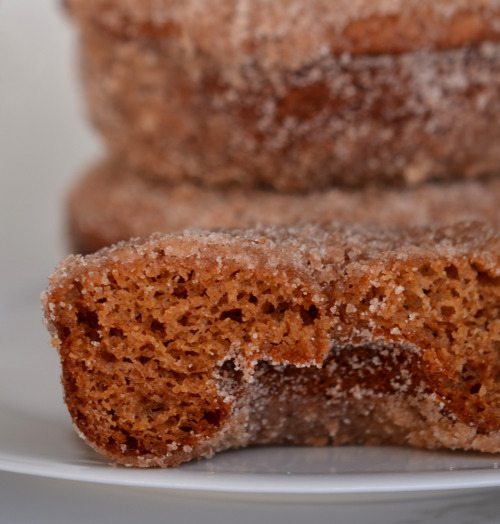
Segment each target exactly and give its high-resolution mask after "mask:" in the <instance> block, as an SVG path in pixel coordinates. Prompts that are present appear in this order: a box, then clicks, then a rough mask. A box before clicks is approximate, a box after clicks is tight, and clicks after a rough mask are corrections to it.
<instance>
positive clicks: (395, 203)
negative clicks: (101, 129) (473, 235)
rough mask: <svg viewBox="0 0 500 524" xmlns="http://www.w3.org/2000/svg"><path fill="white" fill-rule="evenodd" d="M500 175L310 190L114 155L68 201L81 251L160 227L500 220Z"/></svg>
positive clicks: (73, 233)
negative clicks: (240, 184) (242, 183)
mask: <svg viewBox="0 0 500 524" xmlns="http://www.w3.org/2000/svg"><path fill="white" fill-rule="evenodd" d="M498 202H500V179H498V178H497V177H492V178H490V179H487V180H470V181H455V182H454V183H441V184H438V183H436V184H424V185H421V186H419V187H416V188H412V189H404V188H401V189H395V188H384V189H375V188H371V189H365V190H358V191H350V190H342V189H329V190H327V191H313V192H309V193H307V194H294V193H278V192H272V191H263V190H258V189H253V190H250V189H247V190H244V189H241V188H202V187H199V186H197V185H194V184H188V183H184V184H180V185H171V184H167V183H163V182H157V181H153V180H150V179H148V178H147V177H144V176H141V173H135V172H134V171H132V170H130V169H128V168H126V167H124V166H123V165H122V164H120V163H118V162H116V161H113V160H107V161H103V162H100V163H99V164H97V165H95V166H93V167H92V168H90V169H89V170H88V171H87V172H86V173H85V175H84V176H82V178H81V179H80V180H79V181H78V182H77V184H76V185H75V186H74V187H73V188H72V190H71V194H70V195H69V198H68V202H67V217H68V222H69V238H70V242H71V246H72V248H73V249H74V251H75V252H78V253H90V252H93V251H96V250H97V249H100V248H101V247H104V246H107V245H111V244H114V243H116V242H118V241H121V240H128V239H129V238H132V237H145V236H147V235H149V234H151V233H154V232H162V233H173V232H179V231H183V230H184V229H192V230H193V229H207V230H208V229H227V228H248V227H256V226H259V225H295V224H303V223H306V222H312V223H316V224H320V225H321V224H328V223H330V222H332V221H333V220H337V221H341V222H346V223H361V224H378V225H387V226H405V225H407V226H408V225H429V224H433V223H436V224H442V225H444V224H451V223H453V222H457V221H463V220H478V221H484V222H488V223H490V224H492V225H498V224H500V207H499V205H498Z"/></svg>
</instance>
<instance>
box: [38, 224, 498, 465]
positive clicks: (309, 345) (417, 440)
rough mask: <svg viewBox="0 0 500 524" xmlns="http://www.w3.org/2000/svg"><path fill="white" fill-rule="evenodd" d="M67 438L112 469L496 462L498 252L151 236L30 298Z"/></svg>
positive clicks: (451, 243) (436, 240)
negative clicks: (36, 306) (341, 453)
mask: <svg viewBox="0 0 500 524" xmlns="http://www.w3.org/2000/svg"><path fill="white" fill-rule="evenodd" d="M42 301H43V305H44V311H45V319H46V323H47V326H48V329H49V330H50V333H51V335H52V340H53V344H54V345H55V347H57V349H58V351H59V355H60V358H61V363H62V383H63V386H64V391H65V400H66V404H67V406H68V409H69V412H70V413H71V416H72V420H73V422H74V425H75V427H76V430H77V431H78V433H79V434H80V435H81V436H82V437H83V438H84V439H85V440H86V441H87V442H88V444H89V445H90V446H92V447H93V448H94V449H95V450H97V451H98V452H99V453H102V454H104V455H105V456H106V457H108V458H109V459H111V460H113V461H116V462H118V463H120V464H124V465H126V466H139V467H154V466H159V467H169V466H177V465H179V464H181V463H183V462H185V461H189V460H191V459H193V458H197V457H209V456H211V455H213V454H214V453H215V452H218V451H222V450H226V449H229V448H240V447H244V446H248V445H265V444H273V445H281V444H300V445H341V444H356V445H362V444H367V445H368V444H369V445H378V444H397V445H410V446H416V447H423V448H430V449H434V448H446V449H466V450H479V451H482V452H499V451H500V411H499V409H500V408H499V402H498V398H497V396H499V395H500V386H499V383H498V377H499V364H498V350H499V348H500V317H499V304H500V236H499V235H498V233H497V232H495V230H494V229H492V228H491V227H490V226H486V225H481V224H479V223H474V222H467V223H461V224H456V225H453V226H445V227H420V228H379V227H374V226H359V225H358V226H345V225H338V224H331V225H330V226H328V227H319V226H311V225H309V226H300V227H299V226H296V227H288V228H285V227H268V228H261V229H256V230H236V231H234V230H233V231H226V232H217V233H182V234H177V235H164V236H162V235H153V236H152V237H150V238H149V239H147V240H145V241H142V242H139V241H131V242H125V243H121V244H118V245H116V246H113V247H111V248H105V249H103V250H102V251H100V252H97V253H95V254H92V255H88V256H87V257H82V256H80V255H71V256H69V257H67V258H66V259H65V260H63V261H62V262H61V264H60V265H59V267H58V268H57V269H56V271H55V272H54V274H53V275H52V276H51V277H50V282H49V287H48V288H47V290H46V291H45V293H44V295H43V296H42Z"/></svg>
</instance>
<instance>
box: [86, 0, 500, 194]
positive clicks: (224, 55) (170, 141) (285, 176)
mask: <svg viewBox="0 0 500 524" xmlns="http://www.w3.org/2000/svg"><path fill="white" fill-rule="evenodd" d="M264 3H265V4H266V5H267V6H268V9H270V10H274V7H273V5H274V4H273V3H271V2H264ZM329 3H330V4H331V2H329ZM389 3H391V4H393V2H389ZM188 4H190V6H191V7H190V9H189V11H190V12H191V11H193V12H194V11H195V6H200V7H199V9H200V10H203V11H204V10H206V9H207V7H206V6H208V5H223V4H225V3H224V2H219V3H217V2H215V4H214V3H213V2H209V3H205V2H194V3H189V2H188ZM228 4H231V5H235V4H234V2H228ZM257 4H259V2H249V4H248V5H249V6H254V7H255V6H256V5H257ZM293 4H294V5H298V4H304V6H307V9H305V7H304V9H303V11H304V12H305V13H306V14H305V15H304V18H302V11H301V10H299V11H297V12H298V13H299V15H297V16H299V18H300V20H301V22H300V23H299V24H298V26H299V28H300V27H301V24H302V23H306V21H307V20H308V18H309V16H313V14H312V13H314V16H316V17H317V18H321V19H322V14H321V15H320V14H319V11H314V10H313V11H312V12H311V13H310V10H309V7H308V6H309V3H306V2H293ZM354 4H356V2H354ZM371 4H377V2H371ZM397 4H398V5H399V2H397ZM437 4H439V5H441V7H442V8H443V9H444V7H443V6H444V5H445V4H446V5H451V4H452V3H440V2H438V3H437ZM120 5H121V4H120ZM239 5H240V8H241V10H242V11H244V10H243V4H241V3H240V4H239ZM462 5H463V4H462ZM473 5H476V4H473ZM495 5H497V2H495ZM254 7H252V8H251V9H252V10H253V8H254ZM490 8H491V9H492V10H493V7H492V6H490ZM178 9H180V10H181V11H183V9H184V8H183V7H179V8H178ZM186 9H187V8H186ZM429 9H431V8H429ZM471 9H472V11H474V8H471ZM173 11H175V9H173ZM215 11H217V9H215ZM431 11H432V9H431ZM326 12H327V15H326V16H325V18H326V19H328V13H330V14H332V13H333V11H332V8H331V7H330V9H327V11H326ZM425 12H426V11H425ZM481 12H482V11H481ZM335 13H336V11H335ZM488 13H489V11H488ZM499 13H500V11H499ZM228 16H229V15H228ZM231 16H232V15H231ZM234 16H235V17H236V14H235V15H234ZM276 16H277V15H276ZM332 16H333V14H332ZM229 18H230V19H232V18H231V17H229ZM195 19H196V20H197V21H199V23H202V24H207V27H206V28H205V33H208V35H209V36H210V38H211V40H210V38H209V36H208V35H207V40H208V41H210V43H211V44H213V45H212V46H211V45H209V44H208V43H207V44H206V46H203V45H202V43H200V41H199V39H200V38H202V36H201V35H203V34H204V32H203V31H202V30H201V29H200V31H199V33H196V32H195V30H194V29H192V28H191V27H190V26H186V27H184V26H182V29H179V33H178V34H177V33H176V34H174V35H172V36H171V37H170V38H167V39H166V40H163V39H161V38H160V39H153V40H148V39H144V38H140V37H137V38H117V37H116V36H113V35H112V34H110V33H109V32H108V31H105V30H103V29H102V28H101V27H100V26H99V25H96V24H83V25H82V31H81V56H82V60H81V64H82V79H83V82H84V86H85V93H86V96H87V101H88V109H89V113H90V116H91V118H92V121H93V122H94V124H95V125H96V126H97V128H98V129H99V131H100V132H101V133H102V135H103V137H104V138H105V140H106V143H107V145H108V147H109V148H110V150H111V151H112V152H113V154H114V155H115V156H116V157H117V158H123V159H124V160H125V161H126V162H127V163H128V164H129V165H131V166H132V167H134V168H135V169H137V170H140V171H143V172H145V173H147V174H149V175H150V176H155V177H158V178H162V179H167V180H170V181H171V182H182V181H185V180H186V179H189V180H192V181H195V182H196V183H199V184H204V185H210V186H213V185H225V184H227V183H235V184H240V185H246V186H259V185H260V186H266V187H272V188H276V189H280V190H285V191H301V190H305V189H312V188H318V187H328V186H332V185H339V184H340V185H347V186H359V185H366V184H383V183H390V184H396V185H418V184H419V183H421V182H423V181H426V180H429V179H451V178H472V177H477V176H482V175H490V174H496V173H497V172H498V166H499V165H500V152H499V148H498V147H497V143H496V140H495V138H496V137H497V136H499V134H500V119H499V118H498V117H497V115H499V114H500V95H499V92H500V89H499V86H500V49H499V46H500V44H499V43H497V42H496V41H495V40H494V39H493V40H488V39H485V40H484V41H483V40H479V41H478V42H475V43H474V45H461V46H458V47H457V46H451V47H446V46H438V48H437V49H435V48H433V47H432V45H430V46H418V47H417V48H416V49H414V50H412V51H408V52H404V53H390V52H385V53H382V54H380V53H368V52H366V53H363V54H353V53H350V52H344V53H341V54H338V53H335V52H334V51H333V50H332V49H331V48H330V47H329V45H328V44H324V45H322V46H319V47H318V49H316V47H314V51H313V50H310V51H307V52H306V53H305V55H302V52H303V51H304V49H306V48H307V45H306V44H307V39H305V40H304V41H302V40H300V45H298V44H297V45H295V43H294V42H290V41H289V39H290V38H291V39H292V40H293V39H294V38H296V37H297V38H299V35H301V34H302V33H303V32H306V29H305V27H304V28H303V31H301V30H300V29H297V27H295V26H294V25H293V24H291V22H290V26H288V25H286V26H285V27H286V28H287V29H288V30H289V31H290V32H289V33H288V32H286V30H285V29H283V31H284V32H285V33H284V36H283V37H282V38H281V37H280V38H278V39H277V40H276V39H273V38H268V37H267V36H265V37H264V36H263V37H262V39H263V41H264V42H265V43H266V44H265V45H264V44H263V47H262V49H261V47H260V46H259V45H256V46H254V45H253V44H252V45H249V46H248V50H247V51H246V53H247V54H245V53H244V52H243V51H241V50H240V48H239V47H238V46H237V47H236V48H235V49H237V51H234V50H233V51H234V52H232V51H231V50H230V49H233V44H232V41H233V40H232V37H231V35H228V34H226V31H225V30H220V28H219V27H218V26H216V25H211V24H210V19H211V16H207V17H203V16H201V14H200V13H198V14H197V16H196V17H195ZM271 19H272V17H271ZM263 20H268V19H267V18H265V19H263ZM405 20H406V18H405ZM408 20H412V22H411V23H413V22H414V21H413V19H412V18H411V17H410V18H409V19H408ZM488 20H489V21H488V24H489V23H490V22H491V23H492V24H493V23H496V24H497V25H499V20H498V15H492V17H491V19H488ZM183 21H184V19H183ZM186 23H187V22H186ZM193 23H194V22H193ZM235 23H236V22H235ZM262 23H264V21H263V22H262ZM266 23H267V22H266ZM307 23H312V22H311V21H310V20H309V22H307ZM415 23H416V22H415ZM223 27H224V28H225V27H226V25H224V26H223ZM227 27H228V31H229V30H230V27H231V24H230V23H229V24H228V25H227ZM251 27H252V28H253V29H254V30H256V28H255V25H253V24H252V25H251ZM270 27H273V29H274V30H275V31H277V32H279V31H281V29H280V25H279V24H275V25H273V26H270ZM292 27H293V29H294V31H292V30H291V28H292ZM307 27H308V28H311V27H315V29H314V30H310V29H308V30H307V33H308V34H310V35H320V36H319V38H321V37H322V38H326V37H325V34H328V35H329V34H330V33H322V32H321V31H319V30H317V29H316V26H315V25H308V26H307ZM422 27H426V26H425V25H423V26H422ZM419 28H420V26H419ZM296 29H297V31H295V30H296ZM419 31H420V29H419ZM215 33H218V35H217V37H215ZM423 33H425V31H423ZM389 34H391V32H390V31H389ZM417 34H421V33H420V32H417ZM377 35H378V33H377ZM219 41H220V42H221V46H222V48H221V49H219V48H218V47H217V45H216V44H217V43H218V42H219ZM224 42H225V43H226V44H227V46H228V47H229V48H230V49H226V47H224V46H223V45H222V44H223V43H224ZM259 42H260V40H259ZM281 44H282V45H281ZM429 47H430V48H429ZM245 49H246V47H245ZM240 51H241V53H242V54H241V53H240ZM261 51H262V56H260V54H259V53H260V52H261ZM233 55H234V57H233V58H231V57H232V56H233Z"/></svg>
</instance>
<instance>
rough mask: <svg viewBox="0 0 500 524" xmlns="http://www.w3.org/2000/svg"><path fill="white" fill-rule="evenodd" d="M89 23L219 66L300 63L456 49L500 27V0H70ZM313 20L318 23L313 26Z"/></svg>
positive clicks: (497, 31) (495, 32) (272, 66)
mask: <svg viewBox="0 0 500 524" xmlns="http://www.w3.org/2000/svg"><path fill="white" fill-rule="evenodd" d="M66 4H67V6H68V7H69V10H70V12H71V13H72V14H73V15H74V18H75V19H76V20H77V21H78V22H79V23H80V24H81V25H82V26H94V27H98V28H99V29H100V30H101V31H105V32H107V33H108V34H110V35H112V36H113V37H114V38H118V39H122V40H130V39H144V40H148V41H153V42H162V43H166V44H168V45H171V44H172V43H173V44H174V45H179V46H182V48H183V50H184V51H185V52H186V53H188V54H190V55H191V56H193V55H195V54H196V53H200V54H202V55H203V56H204V57H207V58H208V59H209V60H213V61H214V62H215V63H216V64H217V66H223V67H224V68H226V67H238V66H239V65H241V64H246V63H249V62H257V63H258V64H259V66H261V67H264V68H267V69H269V70H271V69H275V68H278V69H279V70H285V69H289V68H292V69H297V68H300V67H303V66H305V65H308V64H309V63H310V62H311V61H314V60H315V59H318V58H319V57H322V56H323V55H324V54H325V53H328V52H333V53H334V54H336V55H341V54H342V53H350V54H353V55H358V54H375V53H376V54H380V53H400V52H408V51H415V50H418V49H422V48H424V49H451V48H455V47H460V46H463V45H469V44H475V43H478V42H482V41H485V40H498V37H499V35H500V24H499V20H500V2H499V1H498V0H307V1H305V0H209V1H204V2H200V1H199V0H184V1H182V2H181V1H178V0H146V1H144V0H125V1H123V0H66ZM311 28H314V30H312V29H311Z"/></svg>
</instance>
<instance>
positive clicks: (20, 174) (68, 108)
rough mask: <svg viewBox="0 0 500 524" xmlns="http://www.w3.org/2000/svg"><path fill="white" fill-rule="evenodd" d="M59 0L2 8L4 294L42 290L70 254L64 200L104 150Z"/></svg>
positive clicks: (5, 1)
mask: <svg viewBox="0 0 500 524" xmlns="http://www.w3.org/2000/svg"><path fill="white" fill-rule="evenodd" d="M61 4H62V2H60V1H58V0H43V1H40V0H1V1H0V241H1V247H0V289H1V293H2V294H3V293H6V294H9V291H10V290H12V289H14V288H15V289H17V290H19V291H20V289H19V286H25V289H35V288H40V289H39V290H40V291H41V290H42V288H43V287H44V286H45V282H46V277H47V275H48V274H49V273H50V272H51V271H52V269H53V268H54V266H55V264H56V263H57V262H58V260H59V259H60V258H61V256H62V255H63V254H64V253H65V247H64V240H63V239H64V236H63V233H64V231H63V220H62V212H63V206H62V202H63V198H64V195H65V192H66V191H67V188H68V185H69V184H70V183H71V180H72V178H73V177H75V176H76V175H77V174H78V173H79V171H80V170H81V169H82V168H83V167H84V166H85V165H86V163H87V162H88V161H89V160H91V159H92V158H95V156H96V154H98V148H99V145H98V143H97V140H96V139H95V137H94V136H93V134H92V132H91V131H90V128H89V127H88V126H87V124H86V120H85V116H84V110H83V107H82V103H81V98H80V93H79V87H78V82H77V71H76V69H77V68H76V60H75V58H76V56H75V52H74V48H75V38H74V37H75V35H74V33H73V31H72V28H71V25H70V22H69V20H68V19H67V18H66V17H65V15H64V12H63V10H62V8H61Z"/></svg>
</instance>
